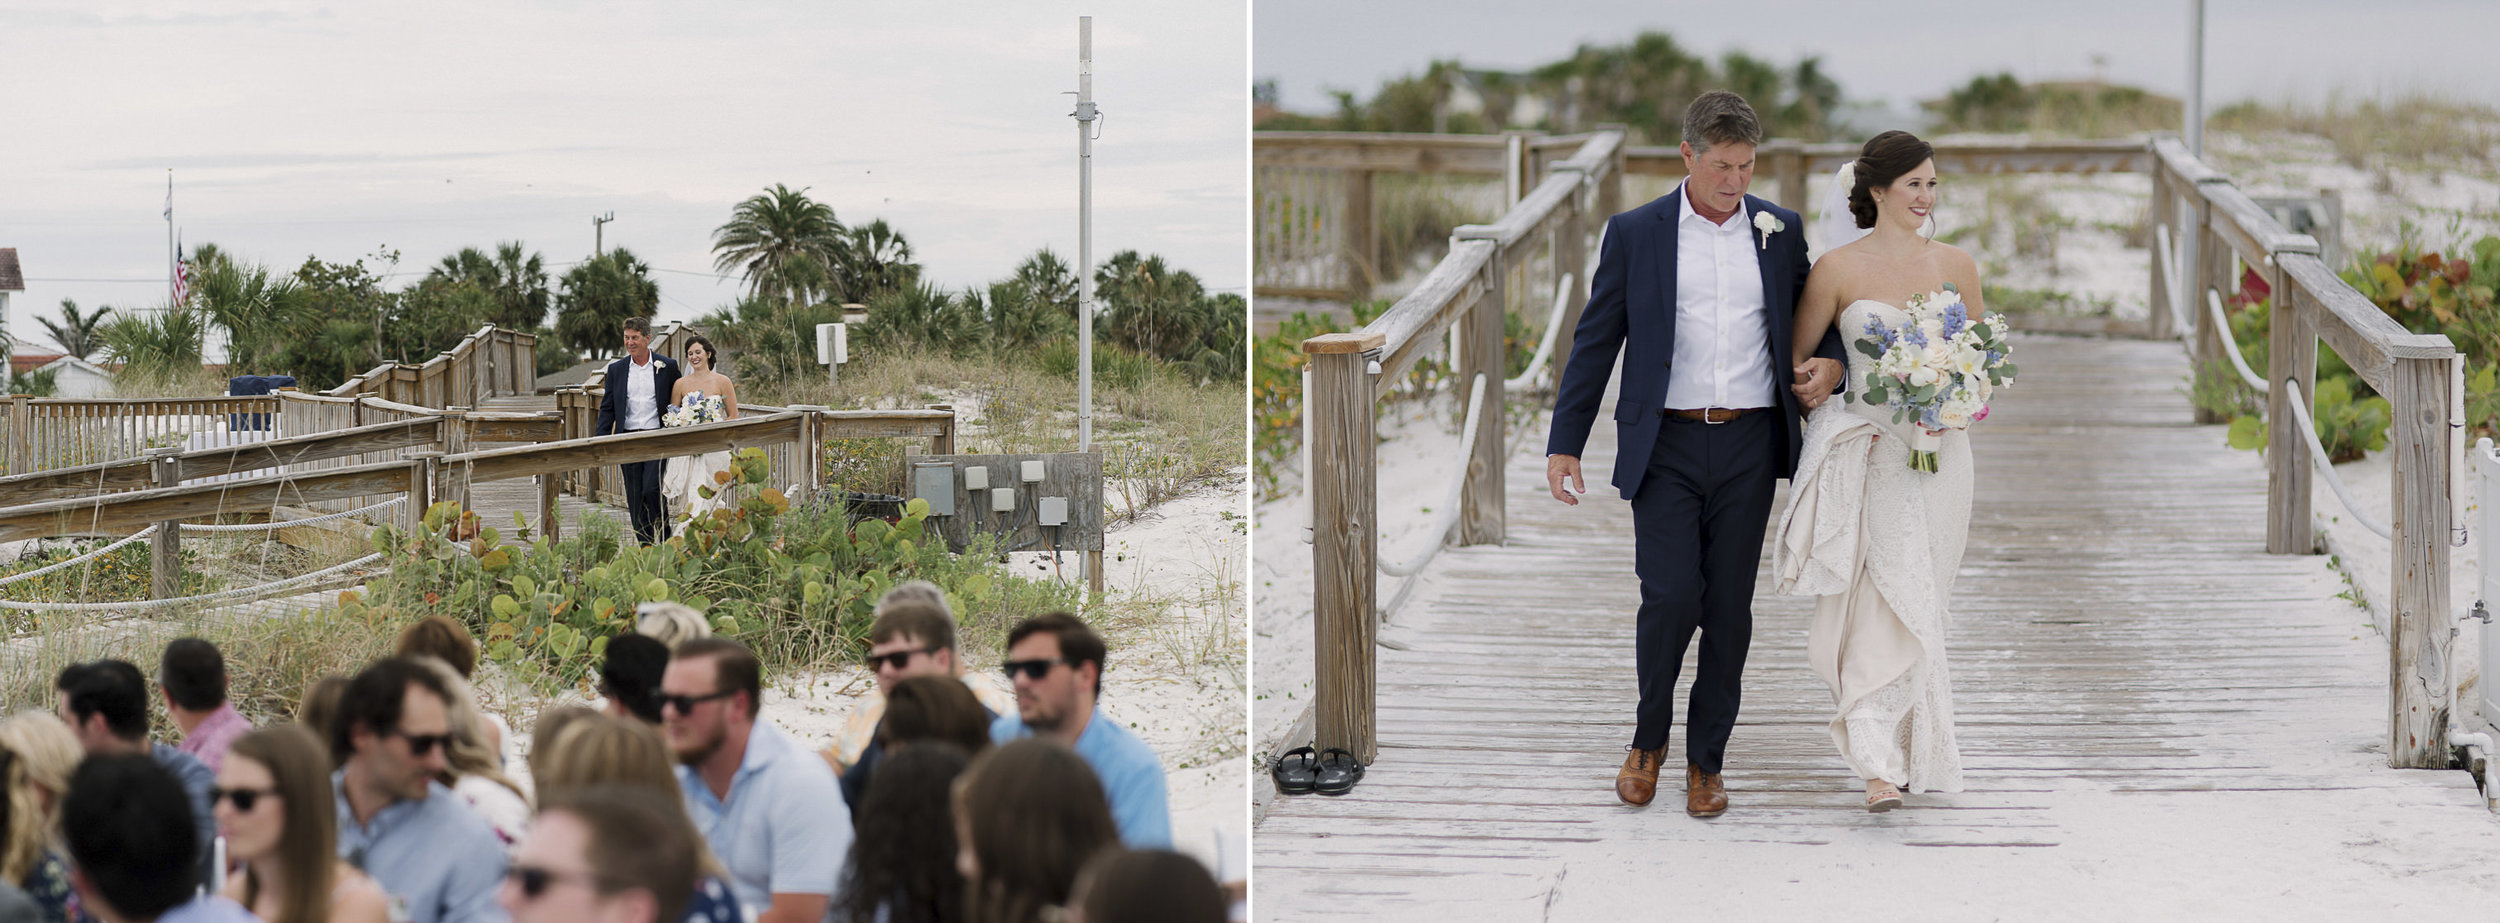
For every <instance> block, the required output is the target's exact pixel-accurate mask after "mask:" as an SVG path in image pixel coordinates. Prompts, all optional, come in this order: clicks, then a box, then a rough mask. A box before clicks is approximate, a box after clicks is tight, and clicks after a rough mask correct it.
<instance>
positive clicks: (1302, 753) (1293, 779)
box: [1267, 747, 1319, 795]
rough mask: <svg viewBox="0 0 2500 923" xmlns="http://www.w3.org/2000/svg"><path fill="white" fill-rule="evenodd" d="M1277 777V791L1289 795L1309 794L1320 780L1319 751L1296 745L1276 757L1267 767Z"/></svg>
mask: <svg viewBox="0 0 2500 923" xmlns="http://www.w3.org/2000/svg"><path fill="white" fill-rule="evenodd" d="M1267 773H1268V775H1270V776H1273V777H1275V779H1276V791H1278V792H1279V793H1282V794H1287V795H1307V794H1310V793H1311V788H1312V786H1314V785H1317V784H1318V782H1319V751H1316V750H1313V749H1311V748H1309V747H1295V748H1293V749H1291V750H1287V751H1285V752H1284V753H1283V754H1280V755H1278V756H1277V757H1276V761H1275V762H1273V763H1270V764H1269V765H1268V767H1267Z"/></svg>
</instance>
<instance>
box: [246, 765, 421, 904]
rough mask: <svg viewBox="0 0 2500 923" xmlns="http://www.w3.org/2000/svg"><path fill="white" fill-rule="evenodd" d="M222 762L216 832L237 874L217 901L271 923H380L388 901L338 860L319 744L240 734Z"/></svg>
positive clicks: (332, 801)
mask: <svg viewBox="0 0 2500 923" xmlns="http://www.w3.org/2000/svg"><path fill="white" fill-rule="evenodd" d="M227 756H228V758H227V760H226V764H225V767H224V768H222V769H219V770H217V789H216V793H215V800H216V802H217V808H216V811H215V813H216V815H217V833H218V835H220V836H223V837H225V838H226V856H227V858H229V859H231V860H232V861H234V862H235V863H236V864H238V865H240V866H242V868H241V869H240V870H238V871H236V872H234V873H233V874H231V875H228V876H227V877H226V884H225V889H224V892H223V893H224V894H225V895H226V896H227V897H229V898H233V899H234V901H235V902H236V903H238V904H242V905H243V906H244V907H246V908H248V909H250V910H251V911H252V913H253V914H254V915H256V916H259V917H260V918H261V919H263V920H268V921H271V923H296V921H299V920H301V921H317V920H329V921H334V923H388V921H389V920H390V918H391V899H390V895H387V894H384V893H382V886H381V885H378V884H375V883H374V881H373V879H371V878H367V877H365V873H363V872H360V871H357V870H356V867H355V866H352V865H349V864H347V862H346V860H343V859H340V858H339V856H338V808H337V797H338V796H337V795H336V793H334V792H333V791H332V790H331V788H330V754H329V753H328V752H326V751H325V750H324V748H323V747H322V745H321V739H320V738H318V737H315V736H313V733H312V732H311V731H308V730H305V729H303V728H301V727H297V726H295V725H280V726H278V727H273V728H269V729H267V730H262V731H253V732H252V733H249V734H245V735H243V736H242V737H241V738H239V739H237V740H235V742H234V746H233V748H232V749H230V750H228V751H227Z"/></svg>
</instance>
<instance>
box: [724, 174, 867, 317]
mask: <svg viewBox="0 0 2500 923" xmlns="http://www.w3.org/2000/svg"><path fill="white" fill-rule="evenodd" d="M848 251H849V247H848V246H847V245H846V243H845V241H844V228H843V226H842V222H841V220H840V219H838V218H835V217H834V215H833V206H830V205H826V204H824V203H822V202H817V201H814V200H812V199H809V198H808V197H807V190H806V189H791V188H790V187H788V186H785V185H782V184H780V183H774V184H773V187H772V188H771V189H767V190H765V191H763V192H762V193H759V194H757V195H754V196H750V197H748V198H747V200H746V201H744V202H740V203H738V205H737V207H736V208H733V209H731V210H730V212H729V223H727V224H724V225H721V226H720V227H719V228H718V229H716V230H714V231H713V232H712V253H713V260H712V266H713V268H715V269H718V270H720V271H722V272H730V271H736V272H738V273H739V274H741V275H743V276H745V277H746V282H747V291H748V293H749V294H753V295H759V296H763V297H766V298H770V299H771V300H774V301H778V302H782V303H785V304H787V303H795V302H799V301H803V300H830V299H834V298H840V297H844V296H846V295H848V294H850V293H851V292H852V290H853V289H852V286H851V285H850V281H851V278H852V275H851V268H852V267H851V266H850V263H849V252H848ZM906 256H908V254H906Z"/></svg>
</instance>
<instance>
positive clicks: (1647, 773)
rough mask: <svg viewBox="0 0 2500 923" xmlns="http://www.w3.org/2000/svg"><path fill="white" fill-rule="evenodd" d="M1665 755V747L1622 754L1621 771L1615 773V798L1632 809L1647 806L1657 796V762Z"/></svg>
mask: <svg viewBox="0 0 2500 923" xmlns="http://www.w3.org/2000/svg"><path fill="white" fill-rule="evenodd" d="M1666 755H1667V748H1666V747H1665V745H1660V746H1658V747H1657V748H1656V749H1651V750H1633V751H1631V752H1629V753H1626V754H1624V755H1623V771H1621V772H1618V773H1615V797H1617V798H1621V799H1623V803H1624V804H1628V805H1632V806H1634V807H1639V806H1641V805H1645V804H1648V803H1649V799H1650V798H1652V797H1655V796H1656V795H1657V794H1658V761H1659V760H1661V759H1665V758H1666Z"/></svg>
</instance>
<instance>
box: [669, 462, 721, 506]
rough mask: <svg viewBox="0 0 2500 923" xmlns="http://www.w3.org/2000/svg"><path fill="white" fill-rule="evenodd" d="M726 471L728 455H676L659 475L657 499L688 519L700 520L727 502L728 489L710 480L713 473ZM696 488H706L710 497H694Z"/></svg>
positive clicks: (700, 495)
mask: <svg viewBox="0 0 2500 923" xmlns="http://www.w3.org/2000/svg"><path fill="white" fill-rule="evenodd" d="M726 470H729V453H728V452H705V453H703V454H701V455H680V456H677V457H675V458H671V459H669V460H668V468H667V469H666V470H665V471H663V472H662V473H661V475H660V495H661V496H664V497H667V498H668V499H669V502H670V503H671V504H672V505H674V506H675V507H676V508H678V509H682V510H685V511H686V514H687V515H689V516H700V515H703V514H704V513H705V512H706V511H709V510H714V509H718V508H720V507H722V506H724V505H726V504H727V503H728V502H729V489H728V488H727V487H725V486H723V485H721V484H719V483H718V482H717V481H715V480H714V478H713V477H712V473H713V472H716V471H726ZM697 487H710V488H712V490H713V496H711V497H710V498H708V499H707V498H705V497H704V496H703V495H702V494H699V493H696V492H695V488H697Z"/></svg>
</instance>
